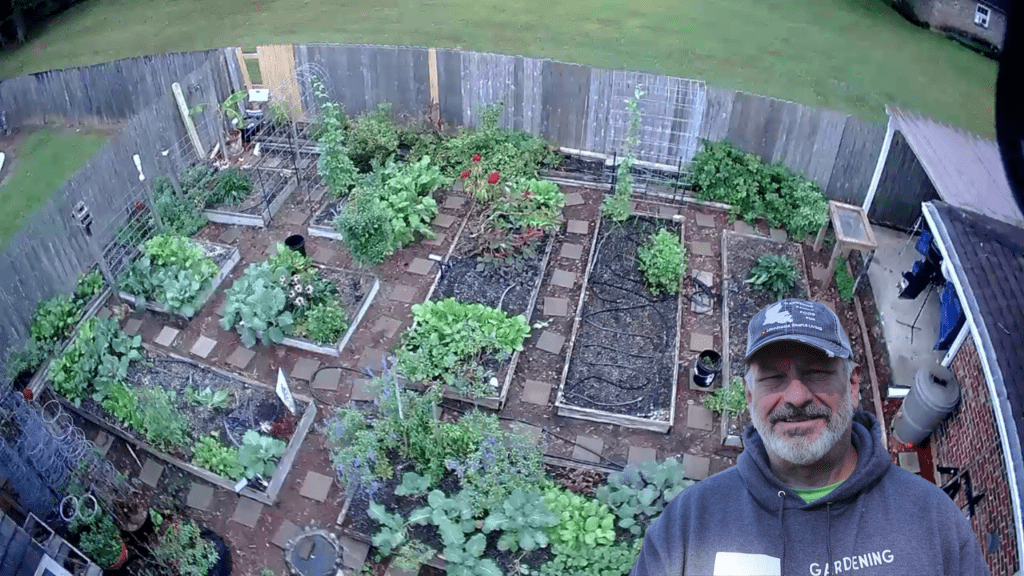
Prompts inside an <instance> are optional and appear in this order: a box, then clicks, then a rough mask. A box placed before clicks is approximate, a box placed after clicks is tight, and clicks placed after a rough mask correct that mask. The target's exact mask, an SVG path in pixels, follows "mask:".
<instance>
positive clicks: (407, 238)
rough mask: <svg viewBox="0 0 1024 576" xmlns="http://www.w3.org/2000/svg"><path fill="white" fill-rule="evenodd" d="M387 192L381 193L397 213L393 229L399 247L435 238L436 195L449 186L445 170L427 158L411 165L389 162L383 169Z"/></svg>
mask: <svg viewBox="0 0 1024 576" xmlns="http://www.w3.org/2000/svg"><path fill="white" fill-rule="evenodd" d="M382 181H383V184H384V186H383V189H382V190H379V191H377V193H378V194H379V195H380V199H381V200H382V201H383V202H384V203H385V204H387V206H388V208H390V209H391V212H392V213H393V216H392V227H393V228H394V233H395V237H394V241H395V243H396V244H397V247H396V248H400V247H403V246H406V245H408V244H409V243H411V242H412V241H413V240H415V239H416V236H417V235H418V236H419V237H421V238H433V237H434V232H433V230H432V229H431V228H430V222H431V220H433V219H434V217H435V216H437V212H438V210H437V202H436V201H435V200H434V198H433V196H432V195H433V193H434V192H435V191H436V190H438V189H439V188H440V187H441V186H443V185H444V183H445V178H444V177H443V176H441V171H440V169H438V167H437V166H436V165H434V164H431V162H430V157H429V156H424V157H422V158H420V159H419V160H417V161H415V162H410V163H408V164H395V163H393V162H388V163H387V165H385V167H384V168H383V175H382Z"/></svg>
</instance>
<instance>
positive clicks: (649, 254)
mask: <svg viewBox="0 0 1024 576" xmlns="http://www.w3.org/2000/svg"><path fill="white" fill-rule="evenodd" d="M637 262H638V264H639V266H640V271H641V272H643V273H644V278H645V279H646V280H647V289H648V290H650V291H651V294H653V295H654V296H659V295H661V293H662V292H664V293H666V294H679V280H680V278H681V277H682V275H683V271H685V270H686V249H685V248H683V245H682V243H681V242H680V241H679V235H677V234H673V233H672V232H669V231H668V230H665V229H661V230H659V231H658V233H657V234H655V235H653V236H651V241H650V242H649V243H648V244H644V245H642V246H640V247H639V248H638V249H637Z"/></svg>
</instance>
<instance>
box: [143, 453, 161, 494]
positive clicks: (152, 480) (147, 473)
mask: <svg viewBox="0 0 1024 576" xmlns="http://www.w3.org/2000/svg"><path fill="white" fill-rule="evenodd" d="M163 473H164V467H163V464H160V462H158V461H157V460H154V459H153V458H146V462H145V463H144V464H143V465H142V471H141V472H139V480H142V482H143V484H146V485H147V486H152V487H153V488H156V485H157V483H158V482H160V476H161V475H162V474H163Z"/></svg>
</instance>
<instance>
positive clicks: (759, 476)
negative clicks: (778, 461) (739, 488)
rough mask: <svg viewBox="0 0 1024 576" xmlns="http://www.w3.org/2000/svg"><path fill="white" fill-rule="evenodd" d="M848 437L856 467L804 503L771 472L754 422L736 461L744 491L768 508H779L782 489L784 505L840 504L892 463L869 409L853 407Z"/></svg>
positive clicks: (803, 506) (800, 506)
mask: <svg viewBox="0 0 1024 576" xmlns="http://www.w3.org/2000/svg"><path fill="white" fill-rule="evenodd" d="M850 438H851V440H852V441H853V446H854V448H856V449H857V467H856V468H855V469H854V470H853V473H852V474H850V477H849V478H847V479H846V480H845V481H843V483H842V485H840V486H839V487H838V488H836V489H835V490H834V491H832V493H831V494H829V495H828V496H826V497H824V498H822V499H821V500H819V501H817V502H811V503H805V502H804V501H803V499H801V498H800V497H799V496H797V495H796V494H794V493H793V492H792V490H790V488H789V487H788V486H786V485H785V484H783V483H782V481H781V480H779V479H778V478H777V477H776V476H775V474H773V473H772V470H771V465H770V463H769V461H768V452H767V450H766V449H765V447H764V441H762V440H761V436H760V435H759V434H758V433H757V430H756V429H755V428H754V425H753V424H749V425H747V427H746V429H745V430H744V432H743V439H744V446H745V449H744V450H743V453H742V454H740V457H739V459H738V460H737V462H736V465H737V468H738V469H739V472H740V476H741V477H742V478H743V482H744V483H745V484H746V486H747V490H748V491H749V492H750V494H751V495H752V496H753V497H754V499H755V500H757V502H758V503H759V504H760V505H761V506H763V507H765V508H767V509H770V510H778V509H779V504H780V502H779V493H780V492H784V493H785V496H784V498H783V499H784V501H785V504H784V506H785V507H786V508H808V509H809V508H816V507H819V506H825V505H826V504H832V505H833V506H834V505H837V504H838V505H841V504H842V503H843V501H845V500H852V499H854V498H856V496H857V495H858V494H859V493H861V492H862V491H864V490H866V489H867V488H869V487H871V486H872V485H874V484H875V483H877V482H878V481H879V480H881V479H882V477H883V476H884V475H885V474H886V472H888V471H889V469H890V466H891V464H892V462H891V461H890V460H889V452H888V451H887V450H886V449H885V447H884V446H882V437H881V427H880V425H879V423H878V420H876V419H875V417H874V416H873V415H872V414H871V413H870V412H865V411H863V410H855V411H854V413H853V423H852V432H851V434H850Z"/></svg>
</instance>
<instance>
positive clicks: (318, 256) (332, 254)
mask: <svg viewBox="0 0 1024 576" xmlns="http://www.w3.org/2000/svg"><path fill="white" fill-rule="evenodd" d="M337 256H338V252H337V251H336V250H333V249H331V248H324V247H321V248H317V249H316V251H315V252H313V261H314V262H317V263H319V264H327V263H329V262H331V261H333V260H334V259H335V258H336V257H337Z"/></svg>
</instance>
